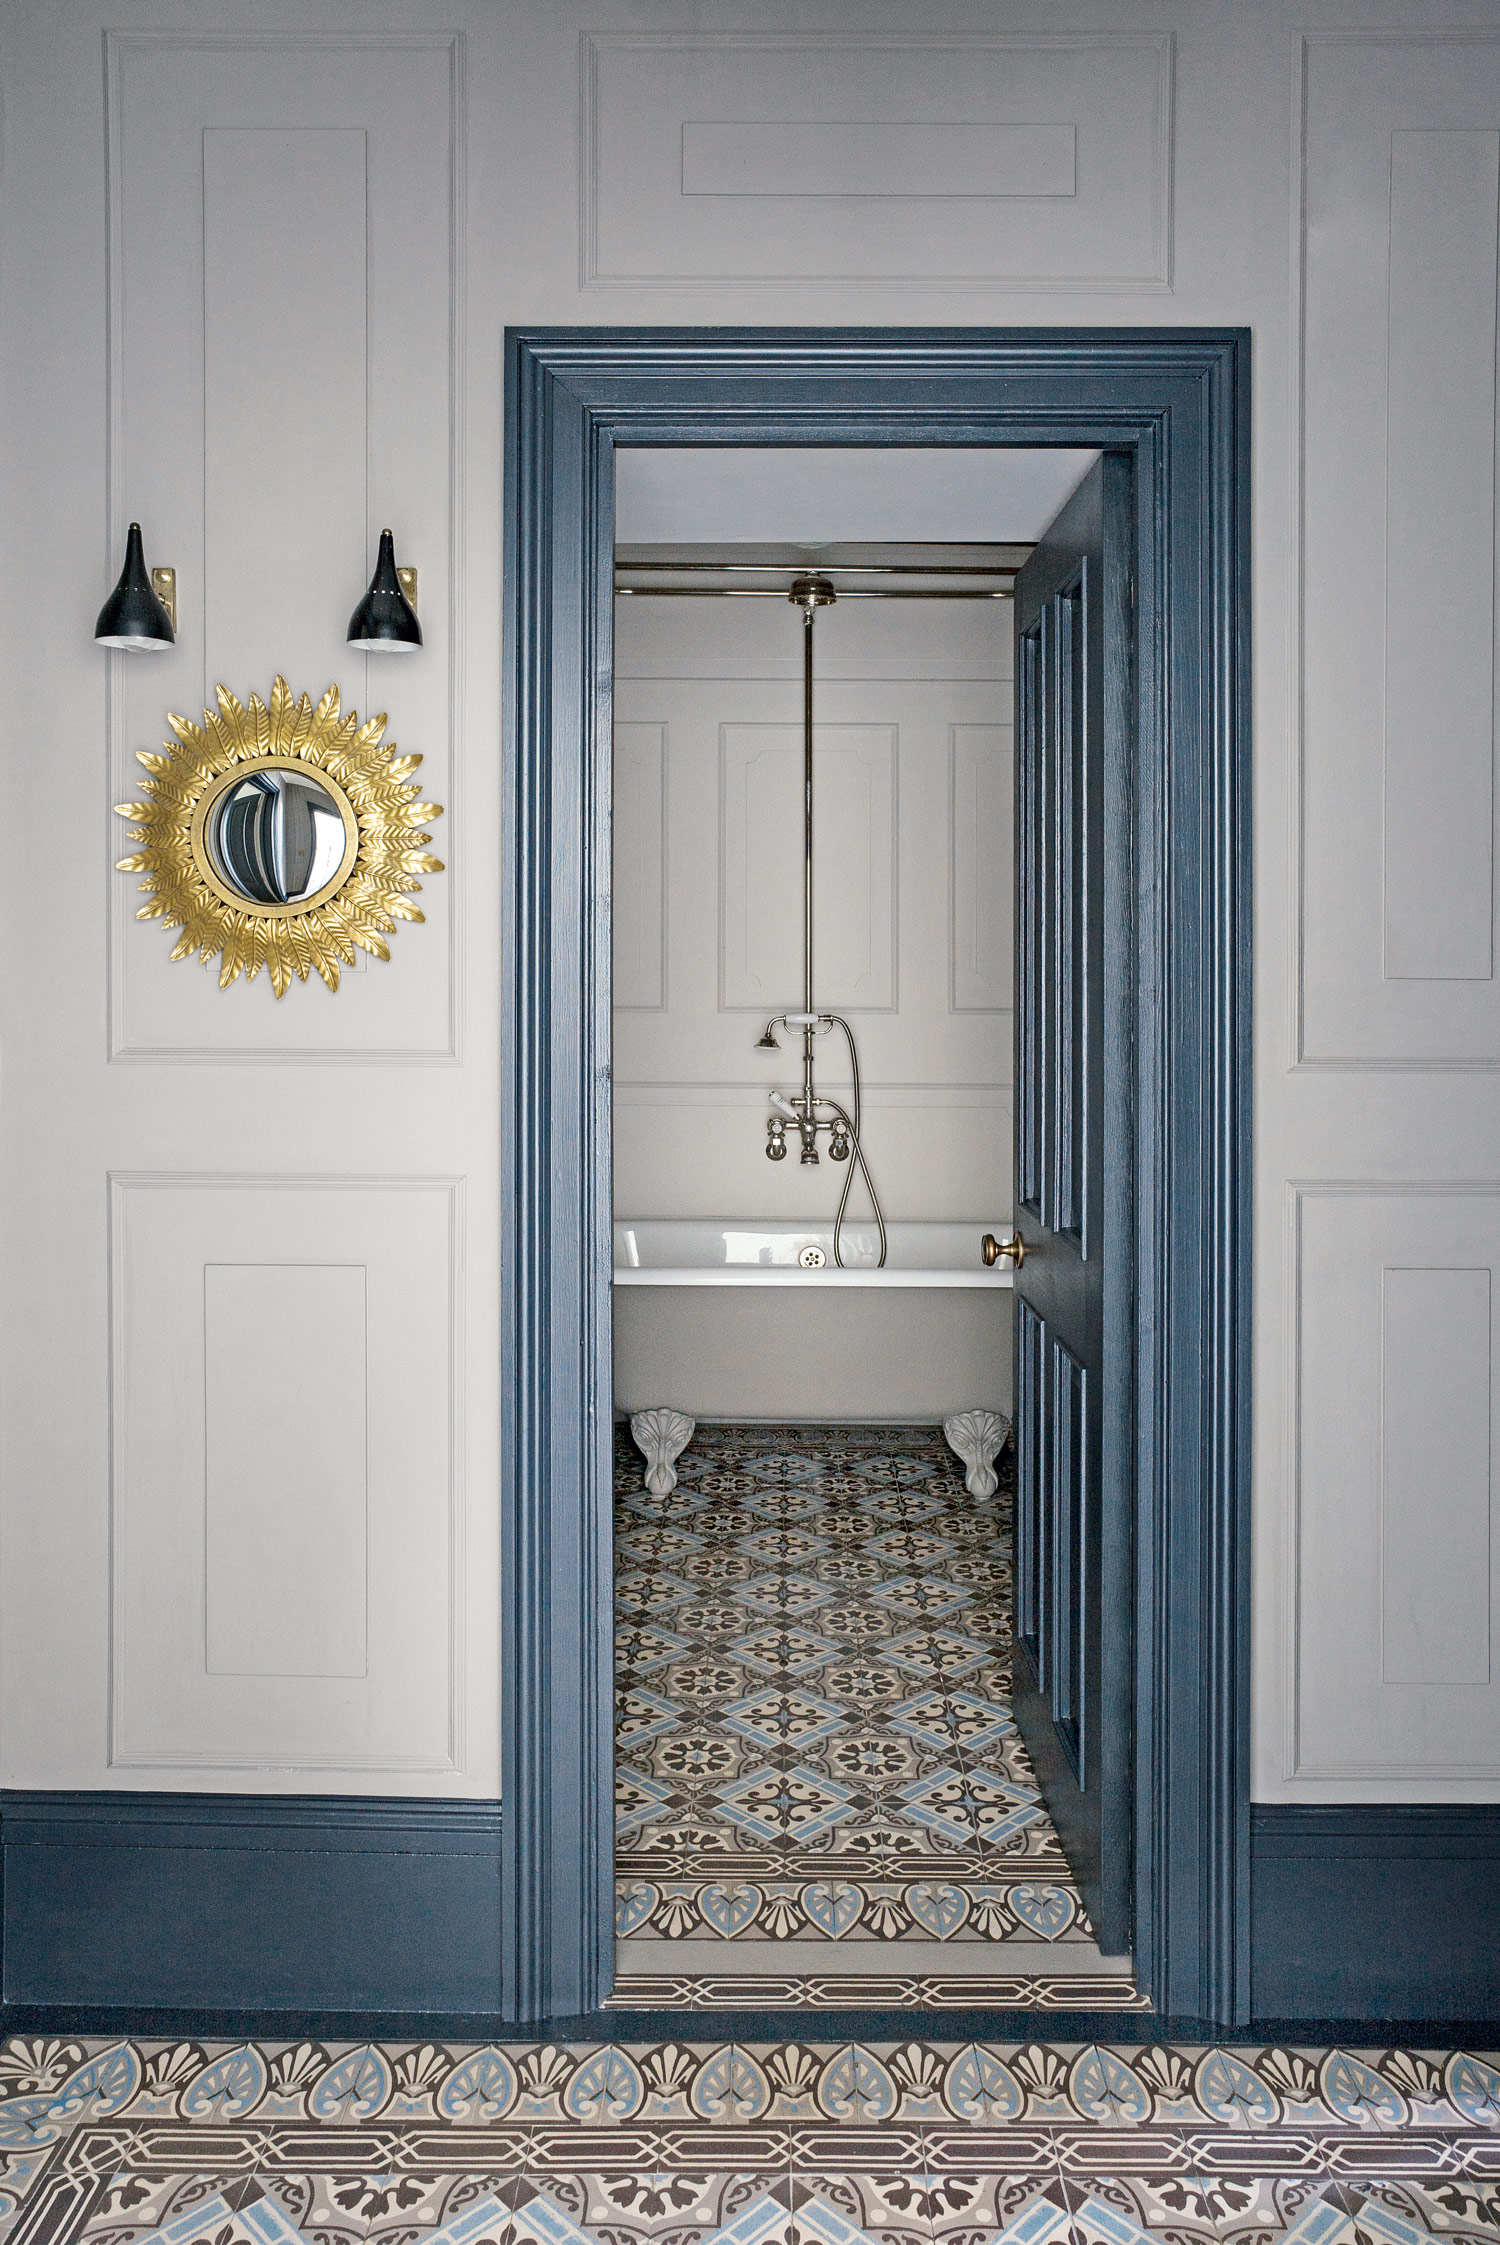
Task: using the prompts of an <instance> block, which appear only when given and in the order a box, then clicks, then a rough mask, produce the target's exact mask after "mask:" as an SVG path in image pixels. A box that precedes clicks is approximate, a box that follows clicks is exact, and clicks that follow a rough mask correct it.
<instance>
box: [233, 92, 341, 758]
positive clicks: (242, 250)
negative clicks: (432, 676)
mask: <svg viewBox="0 0 1500 2245" xmlns="http://www.w3.org/2000/svg"><path fill="white" fill-rule="evenodd" d="M367 141H368V135H367V134H366V133H365V132H364V131H362V130H360V129H359V128H357V127H351V126H343V127H338V126H335V127H332V128H320V127H316V126H303V127H300V128H296V129H293V130H284V129H278V128H276V127H274V126H264V125H262V126H253V127H249V128H238V127H227V126H210V127H208V128H207V129H206V130H205V132H204V134H203V188H202V199H203V346H202V349H203V362H202V363H203V517H204V541H203V577H202V584H201V589H200V588H197V587H195V591H197V592H198V597H200V598H201V600H202V603H203V643H204V668H203V691H202V696H201V699H202V701H203V702H204V703H205V704H206V705H212V702H213V696H214V689H215V687H216V686H217V684H218V682H219V681H220V680H221V679H223V680H224V681H226V682H227V684H228V685H229V687H230V690H231V691H232V692H233V693H235V694H237V695H238V696H239V697H240V699H241V700H243V699H244V698H245V696H246V694H247V693H248V692H249V690H250V688H251V687H252V686H257V687H258V688H259V690H260V692H261V694H262V695H265V694H266V693H267V692H268V691H269V686H270V681H269V680H266V681H264V682H262V681H261V679H260V671H261V668H262V666H263V664H264V661H265V655H266V647H265V628H266V627H265V620H264V616H263V613H262V610H261V604H260V601H259V599H258V598H250V597H247V590H248V588H249V587H250V586H255V587H257V588H259V587H262V586H273V585H274V586H275V588H276V593H275V598H276V604H277V607H278V610H279V611H280V613H279V614H278V616H277V648H278V652H277V654H276V657H275V660H276V663H277V666H278V668H280V669H281V670H283V671H284V672H285V673H286V674H287V676H288V678H289V679H291V678H295V679H297V680H298V681H300V682H302V683H305V684H308V685H309V686H311V687H312V691H313V694H314V697H315V698H316V696H317V694H318V693H320V692H321V691H322V686H321V685H316V684H313V681H314V680H315V679H316V678H317V676H318V669H319V665H320V664H324V665H326V663H327V659H328V652H329V640H330V638H331V637H332V635H333V634H335V633H336V632H337V630H338V626H339V624H340V622H343V623H344V624H345V625H346V626H347V623H348V616H347V614H345V615H344V616H343V617H342V618H341V617H340V616H339V613H338V610H339V606H340V596H341V594H342V593H343V592H344V589H345V588H344V587H343V586H341V585H340V584H339V583H338V582H337V581H336V580H333V581H331V580H330V572H329V566H328V564H329V560H330V557H331V556H332V555H333V554H346V553H349V554H352V553H356V552H358V551H360V550H361V548H362V546H363V544H364V539H365V528H366V499H365V473H366V460H367V457H368V452H369V433H368V427H367V396H366V393H367V389H368V374H369V345H368V333H369V291H368V285H367V274H366V254H367V253H366V236H367V229H368V221H367V207H368V200H369V198H368V192H367V186H366V173H367V153H366V151H367ZM247 321H248V322H249V323H251V325H252V329H253V327H254V326H257V325H260V324H261V323H264V327H265V332H266V341H267V342H269V339H270V331H271V329H272V328H273V327H274V329H275V330H276V331H278V332H279V333H281V334H282V335H283V336H285V337H286V338H288V339H290V338H291V337H293V336H295V337H297V338H298V347H294V348H291V349H287V348H282V349H267V348H264V347H261V348H254V347H252V348H250V349H248V350H247V348H246V342H247V336H246V327H247ZM293 523H295V524H297V525H298V526H299V529H298V534H297V535H295V536H290V537H289V536H288V526H289V525H290V524H293ZM304 525H306V526H307V528H310V529H311V532H312V534H311V535H308V534H307V528H304V527H303V526H304ZM349 605H350V606H351V607H352V605H353V602H352V601H351V602H350V603H349ZM326 683H327V681H326V680H324V681H323V682H322V684H326ZM361 684H363V681H362V680H361ZM190 714H196V713H195V712H192V713H190Z"/></svg>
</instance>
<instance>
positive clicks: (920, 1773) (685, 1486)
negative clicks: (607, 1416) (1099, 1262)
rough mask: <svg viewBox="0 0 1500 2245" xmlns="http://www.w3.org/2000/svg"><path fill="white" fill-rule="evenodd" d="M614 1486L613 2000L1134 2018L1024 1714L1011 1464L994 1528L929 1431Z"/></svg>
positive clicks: (698, 1449)
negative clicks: (1097, 1931)
mask: <svg viewBox="0 0 1500 2245" xmlns="http://www.w3.org/2000/svg"><path fill="white" fill-rule="evenodd" d="M616 1464H617V1470H616V1483H615V1487H616V1551H617V1559H618V1575H617V1581H616V1693H617V1698H616V1708H617V1742H616V1743H617V1825H616V1859H615V1860H616V1874H617V1916H616V1933H617V1936H618V1963H619V1972H620V1980H619V1987H618V1995H619V2000H622V2001H627V2002H630V2003H632V2004H640V2003H645V2002H652V2003H670V2004H675V2005H683V2004H686V2005H689V2006H692V2007H702V2006H707V2007H709V2008H712V2007H713V2006H714V2005H715V2004H717V2003H730V2002H744V2001H746V2000H748V1999H749V1996H750V1994H751V1993H753V1994H754V1995H755V1997H756V1998H757V1999H758V2000H761V2001H767V2002H769V2001H772V2000H774V2001H775V2002H777V2003H778V2004H792V2005H802V2006H805V2007H808V2006H810V2007H818V2008H823V2007H826V2006H828V2005H830V2004H831V2005H837V2004H839V2003H869V2002H871V2001H872V2000H875V1999H874V1995H873V1991H872V1983H874V1982H876V1981H878V1982H879V1983H880V1988H881V1993H880V1997H879V2000H880V2001H881V2002H882V2003H885V2004H899V2005H903V2006H908V2007H910V2006H916V2005H926V2006H929V2007H930V2006H933V2005H942V2004H945V2003H973V2002H976V2001H977V2002H998V2003H1012V2004H1015V2003H1025V2004H1029V2005H1032V2006H1039V2007H1047V2006H1049V2005H1053V2004H1058V2005H1073V2006H1076V2005H1087V2006H1088V2007H1089V2008H1091V2009H1099V2008H1107V2007H1125V2008H1133V2007H1135V2006H1136V2005H1137V2004H1138V2001H1139V1999H1138V1998H1137V1997H1136V1994H1135V1991H1134V1988H1133V1986H1132V1984H1131V1982H1130V1978H1129V1970H1128V1961H1125V1960H1106V1959H1103V1958H1101V1957H1100V1955H1099V1951H1098V1949H1097V1947H1096V1945H1095V1943H1094V1939H1093V1934H1092V1930H1091V1928H1090V1926H1089V1923H1088V1919H1087V1917H1086V1915H1085V1913H1084V1909H1083V1904H1082V1901H1081V1898H1080V1896H1079V1893H1078V1889H1077V1886H1076V1884H1075V1882H1074V1880H1073V1877H1072V1874H1071V1872H1070V1871H1069V1868H1068V1864H1067V1860H1066V1858H1065V1857H1064V1855H1063V1852H1062V1848H1061V1846H1060V1845H1059V1842H1058V1838H1057V1834H1056V1832H1055V1830H1054V1829H1053V1826H1052V1822H1051V1819H1050V1818H1049V1816H1048V1814H1047V1810H1046V1807H1045V1804H1044V1802H1043V1800H1042V1798H1041V1795H1040V1793H1039V1791H1038V1788H1037V1784H1036V1779H1035V1777H1034V1775H1033V1772H1032V1769H1031V1765H1030V1763H1029V1761H1028V1760H1027V1756H1026V1750H1025V1747H1024V1746H1023V1745H1022V1743H1021V1739H1020V1736H1019V1734H1018V1732H1017V1730H1016V1725H1015V1720H1014V1717H1013V1715H1012V1713H1011V1698H1010V1693H1011V1672H1010V1659H1011V1631H1010V1609H1011V1592H1012V1540H1011V1522H1012V1509H1013V1477H1012V1473H1011V1465H1010V1454H1009V1451H1008V1450H1007V1451H1006V1452H1005V1453H1003V1454H1002V1458H1001V1461H1000V1486H999V1488H998V1490H997V1491H996V1493H995V1495H994V1496H993V1497H991V1498H987V1499H984V1498H975V1497H972V1496H970V1494H969V1493H968V1490H967V1489H966V1488H965V1486H964V1479H963V1471H962V1468H961V1467H960V1465H959V1463H958V1461H957V1459H956V1458H955V1457H954V1456H953V1454H952V1452H951V1451H950V1450H949V1449H948V1447H947V1445H946V1443H945V1442H944V1440H943V1437H942V1434H941V1431H940V1430H939V1429H938V1428H935V1427H924V1426H913V1427H839V1426H823V1427H817V1426H786V1427H766V1426H757V1427H733V1426H705V1427H700V1428H699V1429H698V1431H697V1433H696V1434H695V1436H694V1438H693V1440H692V1442H691V1443H690V1444H689V1446H688V1448H687V1449H686V1450H685V1451H684V1452H683V1454H682V1456H681V1457H680V1458H679V1459H678V1461H677V1475H678V1485H677V1487H676V1488H675V1489H674V1490H673V1491H672V1492H671V1493H670V1494H669V1495H667V1496H664V1497H656V1496H652V1495H651V1494H650V1493H649V1492H648V1491H647V1490H646V1489H645V1487H644V1483H643V1472H642V1461H641V1458H640V1455H639V1453H638V1452H637V1451H636V1450H635V1448H634V1446H633V1445H632V1443H631V1442H630V1439H629V1436H628V1434H627V1433H626V1432H625V1430H624V1429H621V1432H620V1437H619V1447H618V1451H617V1460H616ZM731 1945H732V1946H731ZM750 1981H754V1982H755V1983H756V1987H755V1989H754V1991H750V1990H749V1989H748V1985H747V1984H748V1982H750ZM976 1981H982V1982H983V1987H982V1988H980V1987H977V1986H976V1984H975V1983H976Z"/></svg>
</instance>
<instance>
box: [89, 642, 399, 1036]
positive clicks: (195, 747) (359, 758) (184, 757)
mask: <svg viewBox="0 0 1500 2245" xmlns="http://www.w3.org/2000/svg"><path fill="white" fill-rule="evenodd" d="M218 704H219V706H218V708H217V710H209V709H206V710H205V711H204V712H203V723H202V724H201V725H195V724H193V723H192V722H191V720H190V719H188V718H186V717H178V716H176V715H173V714H171V713H169V714H168V718H167V722H168V724H169V725H170V726H171V728H172V731H173V732H174V733H175V734H176V736H177V737H176V741H175V743H174V742H172V741H167V742H165V743H164V744H163V747H164V749H165V754H163V755H160V756H157V755H153V754H151V753H150V752H149V751H147V750H145V749H142V750H140V751H138V757H139V761H140V762H141V763H142V764H144V766H145V767H146V770H147V772H148V773H149V774H150V777H149V778H148V779H146V780H145V781H144V782H143V783H142V784H143V792H144V793H145V795H146V796H147V797H148V800H147V801H146V802H143V803H117V804H116V805H115V809H116V810H117V811H118V812H119V814H120V816H121V817H122V818H124V819H128V820H130V822H131V827H130V838H131V840H132V841H133V842H135V843H137V844H138V845H139V846H138V848H136V849H135V850H133V851H132V852H131V854H130V856H129V857H122V858H121V859H119V860H118V865H119V870H120V872H122V873H140V874H143V875H144V876H145V878H144V879H143V880H142V882H141V888H142V890H143V891H144V892H145V895H146V899H147V901H146V902H145V903H144V904H143V905H141V906H140V908H139V909H138V911H137V912H136V918H137V919H138V920H162V921H164V922H165V923H166V925H167V926H168V927H169V928H180V929H181V930H182V933H181V934H180V935H179V937H178V938H177V942H176V944H175V945H174V947H173V951H172V957H173V958H174V959H187V958H191V957H192V955H193V953H194V952H196V953H197V954H198V957H199V958H200V960H201V961H202V962H203V963H204V964H205V965H207V963H208V962H209V960H211V959H213V958H218V959H219V962H220V965H219V987H220V989H221V990H223V989H227V988H228V987H229V985H230V983H231V982H233V981H234V980H235V978H236V976H237V975H240V974H243V975H244V976H245V978H246V980H247V981H253V980H254V978H255V976H256V975H257V974H259V972H260V970H261V968H262V967H264V968H265V969H266V972H267V974H268V975H269V977H270V981H271V986H272V988H273V989H274V990H275V992H276V995H277V997H278V998H280V997H282V996H283V995H284V993H285V992H286V991H287V990H289V989H290V988H291V983H292V977H293V975H296V976H297V978H298V979H299V980H300V981H302V982H305V981H306V980H307V978H308V976H309V974H311V973H312V972H313V970H314V969H316V971H317V972H318V973H319V974H320V975H321V976H322V978H323V980H324V982H326V983H327V985H328V987H329V989H330V990H337V988H338V986H339V969H340V967H341V966H350V965H352V964H353V961H354V958H355V953H356V949H358V950H363V951H368V952H370V953H371V954H372V956H373V957H375V958H377V959H389V957H390V951H389V950H388V948H387V946H386V943H385V941H384V938H385V937H386V936H387V935H391V934H394V932H395V928H396V923H397V921H398V920H420V919H421V918H422V917H423V915H422V913H421V912H420V911H419V910H418V908H417V906H416V905H414V904H413V903H411V902H410V901H409V900H410V898H411V896H412V895H413V894H414V893H415V892H417V891H418V890H420V888H421V886H422V884H421V882H420V881H419V880H418V879H417V875H418V874H419V873H441V872H442V870H443V862H442V859H441V858H435V857H430V856H428V855H427V854H426V853H425V851H424V849H423V847H422V845H423V844H424V843H426V842H429V841H430V840H431V839H432V837H431V836H430V835H429V834H425V833H422V832H419V831H418V829H419V828H421V827H422V826H423V825H424V824H425V823H426V822H427V821H428V820H429V819H435V818H441V816H442V810H443V806H442V805H441V803H422V802H418V801H417V800H416V799H415V798H416V796H417V792H418V790H417V786H416V783H415V782H414V781H413V779H412V776H411V775H412V773H413V772H415V770H416V768H417V766H418V765H419V764H420V763H421V761H422V759H421V757H420V756H397V755H396V754H395V753H394V751H395V743H394V742H392V743H391V745H390V747H388V748H383V747H382V746H381V740H382V737H383V735H384V733H385V715H384V712H382V713H381V715H380V716H379V717H372V718H369V719H368V720H367V721H366V723H365V724H363V725H361V724H360V722H359V712H358V711H357V710H352V709H351V710H350V711H349V713H348V715H347V716H345V715H344V714H343V713H342V711H341V710H340V707H339V690H338V688H337V686H330V687H329V689H328V691H327V693H326V694H325V695H324V696H323V699H322V700H321V701H320V702H319V703H318V705H317V707H316V709H315V708H314V707H313V704H312V700H311V697H310V696H309V695H307V694H303V695H302V696H301V697H300V698H299V699H298V700H296V701H294V700H293V699H292V695H291V690H290V688H289V687H288V685H287V682H286V680H285V679H284V678H280V677H278V678H277V679H276V681H275V683H274V685H273V686H272V688H271V699H270V701H269V703H267V702H263V701H262V700H261V699H260V696H259V695H258V694H252V695H251V696H250V701H249V706H248V708H247V707H244V706H242V705H241V703H239V702H238V701H236V700H235V697H234V696H233V694H231V693H230V691H229V689H228V688H227V687H226V686H221V687H220V688H219V689H218ZM272 772H287V773H293V774H297V775H299V776H300V777H301V778H302V779H304V780H305V781H313V780H314V779H315V783H316V788H317V790H318V791H319V792H321V793H322V794H324V795H325V796H326V797H327V798H328V800H329V802H330V803H331V805H332V806H333V807H334V808H335V809H336V810H337V812H338V815H339V817H340V819H341V820H342V822H343V829H344V849H343V855H342V857H341V858H340V860H339V862H338V865H337V867H336V869H335V870H334V872H333V873H332V875H331V876H330V877H329V878H328V879H327V880H325V881H323V882H322V883H321V884H320V886H319V887H317V888H316V889H314V890H312V891H311V892H310V893H309V894H308V895H306V896H301V897H297V898H296V899H295V900H288V899H278V900H277V901H274V902H269V903H268V902H264V901H260V900H257V899H255V898H252V897H251V896H250V895H249V894H248V893H242V892H241V891H240V890H239V889H237V888H236V887H234V886H233V885H232V883H231V881H230V880H229V879H228V878H226V872H225V868H224V866H223V864H222V862H221V861H220V860H218V859H216V855H215V852H214V849H213V846H212V841H213V836H214V833H215V821H216V817H217V815H218V814H219V813H220V810H221V806H223V805H224V804H225V802H226V799H227V798H228V797H229V796H230V795H231V793H232V792H233V791H234V790H235V789H237V788H238V787H239V786H240V785H241V783H242V782H243V781H244V779H245V778H247V777H248V776H249V775H250V774H252V773H255V774H268V773H272Z"/></svg>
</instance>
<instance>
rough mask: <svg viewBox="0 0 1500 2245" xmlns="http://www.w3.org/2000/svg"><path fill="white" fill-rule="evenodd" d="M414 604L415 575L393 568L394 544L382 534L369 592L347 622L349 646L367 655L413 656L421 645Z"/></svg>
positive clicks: (408, 570)
mask: <svg viewBox="0 0 1500 2245" xmlns="http://www.w3.org/2000/svg"><path fill="white" fill-rule="evenodd" d="M416 603H417V572H416V571H415V569H398V568H397V567H396V541H395V539H394V538H393V537H392V536H391V533H390V531H389V530H382V531H381V533H380V554H379V558H378V559H377V561H376V563H375V574H374V576H373V577H372V578H371V579H370V589H369V591H368V592H367V593H366V594H365V597H364V599H363V600H362V601H361V602H360V604H359V606H358V607H357V608H356V609H355V611H354V614H353V615H352V616H351V617H350V618H349V645H350V646H351V647H362V648H363V649H364V650H365V652H366V654H368V655H410V654H414V653H415V652H416V650H417V648H419V647H420V646H421V644H422V627H421V625H420V624H419V623H418V621H417V606H416Z"/></svg>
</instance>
